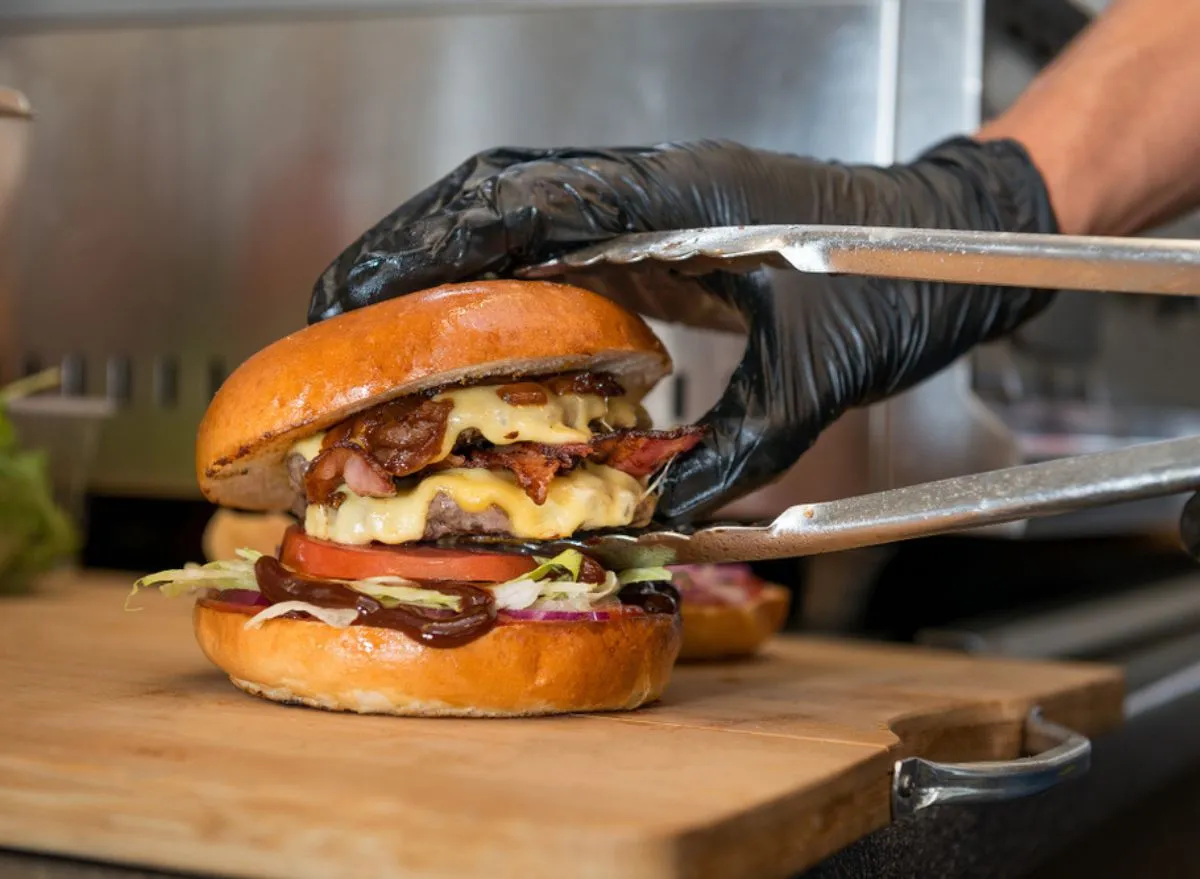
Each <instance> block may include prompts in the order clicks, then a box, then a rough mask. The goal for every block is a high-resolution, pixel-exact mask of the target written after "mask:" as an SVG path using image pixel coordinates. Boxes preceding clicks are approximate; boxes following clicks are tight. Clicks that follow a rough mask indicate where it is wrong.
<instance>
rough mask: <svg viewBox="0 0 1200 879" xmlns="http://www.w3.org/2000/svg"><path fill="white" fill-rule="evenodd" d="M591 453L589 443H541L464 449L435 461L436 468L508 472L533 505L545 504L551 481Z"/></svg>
mask: <svg viewBox="0 0 1200 879" xmlns="http://www.w3.org/2000/svg"><path fill="white" fill-rule="evenodd" d="M590 453H591V445H590V444H589V443H571V444H569V445H562V446H549V445H543V444H541V443H513V444H512V445H510V446H491V447H486V448H472V449H466V450H464V451H463V453H462V454H455V455H451V456H450V457H449V458H447V459H445V460H444V461H440V462H438V467H439V468H450V467H465V468H468V469H480V470H508V471H509V472H510V473H512V475H513V477H514V478H515V479H516V480H517V484H518V485H520V486H521V488H523V489H524V490H525V493H526V494H527V495H529V498H530V500H532V501H533V502H534V503H535V504H539V505H541V504H544V503H545V502H546V496H547V493H548V492H549V490H550V480H551V479H553V478H554V477H555V476H557V475H558V474H559V473H562V472H565V471H569V470H571V469H573V468H574V467H575V465H576V464H578V463H579V462H580V461H581V460H583V459H584V458H586V457H587V456H588V455H589V454H590Z"/></svg>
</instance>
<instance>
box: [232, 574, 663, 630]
mask: <svg viewBox="0 0 1200 879" xmlns="http://www.w3.org/2000/svg"><path fill="white" fill-rule="evenodd" d="M580 575H581V576H580V580H581V582H584V583H600V582H603V580H604V569H603V568H601V567H600V565H599V564H597V562H596V561H595V560H594V559H590V558H588V557H587V556H584V564H583V569H582V570H581V572H580ZM254 577H255V579H256V580H257V581H258V588H259V591H260V592H261V594H262V596H263V597H264V598H265V599H267V600H268V601H269V602H271V604H278V603H279V602H281V601H304V602H307V603H308V604H314V605H316V606H317V607H329V608H350V607H352V608H354V609H355V610H357V611H358V617H357V618H356V619H355V620H354V624H355V625H364V626H377V627H379V628H382V629H396V630H398V631H401V632H403V633H404V634H406V635H408V636H409V637H410V638H412V639H413V640H415V641H420V642H421V643H422V644H425V645H427V646H429V647H461V646H462V645H463V644H469V643H470V642H472V641H474V640H475V639H476V638H482V637H483V636H484V635H486V634H487V633H488V632H490V631H491V630H492V628H493V627H494V626H495V625H496V600H495V598H494V597H493V596H492V594H491V593H490V592H489V591H488V590H486V589H480V588H479V587H478V586H472V585H470V584H469V583H442V582H438V583H422V584H421V588H423V589H431V590H433V591H435V592H441V593H442V594H443V595H455V596H458V598H459V599H460V600H461V601H462V606H461V608H460V609H459V610H457V611H452V610H448V609H436V610H435V609H433V608H424V607H417V606H414V605H404V604H401V605H397V606H396V607H384V606H383V604H382V603H381V602H380V601H378V600H377V599H375V598H372V597H371V596H370V595H366V594H365V593H362V592H358V591H357V590H355V589H351V588H349V587H348V586H343V585H342V584H340V583H338V582H336V581H334V580H324V579H322V578H320V577H310V576H308V575H307V574H300V573H297V572H295V571H292V570H290V569H288V568H286V567H284V566H283V563H282V562H280V561H279V559H277V558H275V557H274V556H262V557H261V558H259V559H258V561H256V562H255V563H254ZM617 598H618V600H620V602H621V604H627V605H634V606H636V607H640V608H641V609H642V610H644V611H645V612H646V613H665V614H674V613H676V612H678V610H679V591H678V590H677V589H676V588H675V587H674V586H672V585H671V584H670V583H666V582H662V583H659V582H653V583H631V584H629V585H628V586H625V587H624V588H622V589H621V591H620V592H618V593H617Z"/></svg>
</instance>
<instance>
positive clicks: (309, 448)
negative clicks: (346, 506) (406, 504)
mask: <svg viewBox="0 0 1200 879" xmlns="http://www.w3.org/2000/svg"><path fill="white" fill-rule="evenodd" d="M546 396H547V401H546V403H545V405H541V406H513V405H510V404H509V403H506V402H504V400H502V399H501V398H500V397H499V396H498V395H497V394H496V387H495V386H481V387H474V388H458V389H456V390H453V391H446V392H445V393H442V394H438V395H437V396H436V397H434V399H435V400H450V401H451V402H453V403H454V408H453V409H452V410H451V412H450V416H449V418H448V419H447V422H446V434H445V436H444V437H443V439H442V449H441V451H440V453H439V454H438V455H437V457H436V458H435V459H434V460H435V461H440V460H442V459H443V458H445V457H446V456H448V455H449V454H450V452H451V451H452V450H453V449H454V444H455V443H456V442H457V441H458V437H459V434H461V433H462V432H463V431H464V430H468V429H471V428H473V429H475V430H477V431H479V432H480V433H481V434H482V435H483V437H484V439H486V440H487V441H488V442H490V443H493V444H495V445H497V446H506V445H509V444H511V443H519V442H533V443H545V444H547V445H555V446H557V445H563V444H564V443H584V442H587V441H588V440H589V439H591V438H592V431H591V428H590V426H589V425H591V423H592V422H594V421H599V422H602V423H603V424H605V425H607V426H608V427H610V428H612V429H617V428H629V427H635V426H637V423H638V415H639V409H640V407H639V406H638V405H637V404H636V403H634V402H632V401H630V400H629V399H626V398H624V397H613V398H610V399H607V400H606V399H605V398H604V397H599V396H596V395H595V394H563V395H561V396H559V395H556V394H551V393H549V392H548V391H547V394H546ZM323 437H324V434H323V433H319V434H316V435H314V436H311V437H307V438H305V439H303V440H301V441H300V442H298V443H296V444H295V445H294V446H293V447H292V452H293V453H295V454H299V455H303V456H304V459H305V460H306V461H311V460H312V459H313V458H315V457H316V455H317V453H318V452H319V451H320V450H321V440H322V438H323Z"/></svg>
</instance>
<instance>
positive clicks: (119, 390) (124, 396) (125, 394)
mask: <svg viewBox="0 0 1200 879" xmlns="http://www.w3.org/2000/svg"><path fill="white" fill-rule="evenodd" d="M104 390H105V393H106V394H107V395H108V398H109V399H110V400H112V401H113V402H114V403H117V404H118V405H121V406H124V405H126V404H128V403H129V401H130V400H131V399H133V366H132V365H131V364H130V362H129V358H128V357H109V358H108V362H107V363H106V364H105V367H104Z"/></svg>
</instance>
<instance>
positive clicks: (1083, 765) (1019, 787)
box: [892, 708, 1092, 818]
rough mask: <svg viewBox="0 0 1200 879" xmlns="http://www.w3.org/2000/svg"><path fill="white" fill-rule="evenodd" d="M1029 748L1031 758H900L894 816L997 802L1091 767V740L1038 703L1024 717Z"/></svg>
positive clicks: (1044, 787)
mask: <svg viewBox="0 0 1200 879" xmlns="http://www.w3.org/2000/svg"><path fill="white" fill-rule="evenodd" d="M1024 742H1025V750H1026V751H1031V752H1033V756H1031V757H1022V758H1020V759H1018V760H990V761H986V762H979V763H937V762H934V761H933V760H924V759H922V758H920V757H908V758H906V759H904V760H897V761H896V768H895V773H894V775H893V776H892V817H893V818H901V817H904V816H907V815H912V814H915V813H916V812H919V811H921V810H922V809H926V808H928V807H929V806H935V805H939V804H943V803H954V804H965V803H998V802H1003V801H1005V800H1015V799H1019V798H1020V797H1027V796H1030V795H1031V794H1036V793H1040V792H1042V791H1044V790H1048V789H1050V788H1052V787H1054V786H1056V785H1058V784H1060V783H1061V782H1063V781H1066V780H1067V779H1069V778H1077V777H1079V776H1081V775H1083V774H1084V773H1086V772H1087V771H1088V769H1089V768H1090V767H1091V762H1092V743H1091V742H1090V741H1088V739H1086V738H1085V737H1084V736H1081V735H1080V734H1079V733H1077V732H1074V731H1072V730H1069V729H1067V728H1066V727H1065V726H1059V725H1058V724H1056V723H1051V722H1050V721H1048V720H1046V719H1045V718H1043V717H1042V713H1041V711H1040V709H1038V708H1034V709H1033V710H1032V711H1030V712H1029V716H1028V717H1027V718H1026V719H1025V734H1024Z"/></svg>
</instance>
